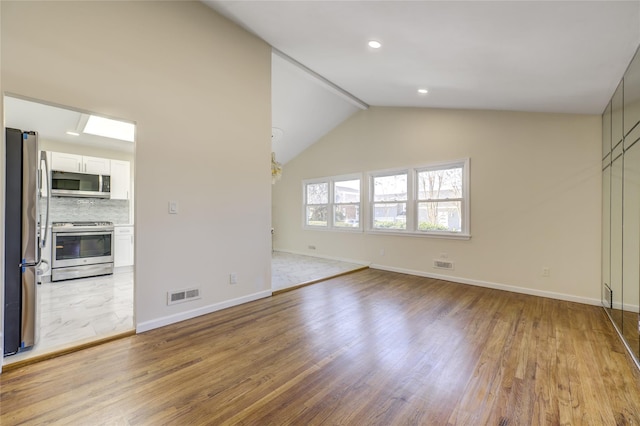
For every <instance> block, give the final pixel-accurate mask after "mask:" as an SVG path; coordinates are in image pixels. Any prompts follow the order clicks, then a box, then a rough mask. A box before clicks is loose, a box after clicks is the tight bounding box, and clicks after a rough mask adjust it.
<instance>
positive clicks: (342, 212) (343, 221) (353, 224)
mask: <svg viewBox="0 0 640 426" xmlns="http://www.w3.org/2000/svg"><path fill="white" fill-rule="evenodd" d="M333 224H334V226H340V227H345V228H357V227H359V226H360V206H359V205H357V204H351V205H347V206H336V208H335V211H334V216H333Z"/></svg>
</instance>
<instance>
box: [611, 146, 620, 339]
mask: <svg viewBox="0 0 640 426" xmlns="http://www.w3.org/2000/svg"><path fill="white" fill-rule="evenodd" d="M622 158H623V157H622V155H620V156H619V157H618V158H616V159H615V160H614V161H613V163H612V164H611V293H612V294H611V298H612V304H613V308H612V309H611V318H612V319H613V322H614V323H615V324H616V326H617V327H618V329H619V330H622V173H623V168H622V162H623V161H622Z"/></svg>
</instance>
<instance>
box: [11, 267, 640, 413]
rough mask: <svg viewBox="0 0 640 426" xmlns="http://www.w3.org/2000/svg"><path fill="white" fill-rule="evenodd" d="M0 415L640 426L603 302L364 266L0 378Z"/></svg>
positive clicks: (639, 404)
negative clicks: (557, 297) (576, 300)
mask: <svg viewBox="0 0 640 426" xmlns="http://www.w3.org/2000/svg"><path fill="white" fill-rule="evenodd" d="M0 412H1V414H0V423H1V424H3V425H4V424H11V425H14V424H22V423H25V424H42V423H58V424H74V425H77V424H82V425H94V424H124V425H159V424H175V425H186V424H189V425H199V424H216V425H217V424H247V425H267V424H299V425H307V424H358V425H360V424H367V425H369V424H380V425H392V424H393V425H395V424H410V425H447V424H460V425H485V424H489V425H529V424H534V425H536V424H572V425H579V424H585V425H605V424H611V425H615V424H619V425H622V424H639V423H640V374H638V372H637V371H636V369H635V367H634V366H633V364H632V362H631V360H630V359H629V358H628V355H627V354H626V352H625V350H624V348H623V346H622V344H621V342H620V340H619V338H618V336H617V335H616V334H615V331H614V329H613V326H612V325H611V324H610V323H609V322H608V319H606V317H605V314H604V312H603V310H602V309H601V308H598V307H595V306H587V305H580V304H576V303H570V302H562V301H557V300H552V299H545V298H539V297H534V296H526V295H522V294H515V293H509V292H503V291H498V290H491V289H485V288H479V287H473V286H466V285H460V284H453V283H448V282H444V281H438V280H433V279H427V278H420V277H414V276H409V275H402V274H397V273H391V272H384V271H377V270H371V269H369V270H365V271H360V272H356V273H353V274H350V275H346V276H342V277H339V278H335V279H332V280H329V281H325V282H322V283H319V284H315V285H312V286H308V287H304V288H301V289H298V290H295V291H291V292H287V293H282V294H280V295H277V296H274V297H271V298H267V299H262V300H259V301H256V302H252V303H248V304H245V305H242V306H238V307H235V308H230V309H227V310H224V311H220V312H216V313H213V314H210V315H207V316H203V317H199V318H196V319H193V320H189V321H185V322H182V323H179V324H174V325H171V326H168V327H164V328H162V329H157V330H153V331H150V332H147V333H144V334H140V335H136V336H132V337H129V338H125V339H121V340H118V341H114V342H110V343H107V344H104V345H102V346H99V347H94V348H90V349H87V350H84V351H82V352H77V353H73V354H69V355H65V356H63V357H60V358H56V359H52V360H48V361H44V362H41V363H38V364H34V365H30V366H27V367H23V368H20V369H15V370H13V371H8V372H5V373H3V374H2V375H0Z"/></svg>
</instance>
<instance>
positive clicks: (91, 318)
mask: <svg viewBox="0 0 640 426" xmlns="http://www.w3.org/2000/svg"><path fill="white" fill-rule="evenodd" d="M37 298H38V311H37V315H38V317H37V320H36V321H37V324H38V336H39V337H38V343H37V344H36V345H35V346H34V348H33V349H31V350H29V351H25V352H23V353H18V354H16V355H12V356H9V357H6V358H4V364H5V365H7V364H11V363H13V362H17V361H21V360H24V359H28V358H32V357H35V356H38V355H42V354H45V353H48V352H53V351H56V350H60V349H64V348H68V347H70V346H74V345H79V344H83V343H86V342H90V341H91V340H97V339H102V338H105V337H108V336H110V335H114V334H119V333H122V332H125V331H129V330H132V329H133V328H134V325H133V272H117V273H114V274H113V275H105V276H102V277H92V278H82V279H77V280H68V281H59V282H48V283H43V284H42V285H40V286H39V287H38V290H37Z"/></svg>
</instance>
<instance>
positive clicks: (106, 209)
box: [40, 197, 130, 224]
mask: <svg viewBox="0 0 640 426" xmlns="http://www.w3.org/2000/svg"><path fill="white" fill-rule="evenodd" d="M46 203H47V201H46V199H42V200H41V201H40V206H41V209H40V211H41V212H42V213H43V214H44V213H45V212H46V208H47V204H46ZM50 208H51V211H50V212H49V216H50V221H51V222H80V221H96V222H113V223H114V224H127V223H129V222H130V221H129V200H106V199H102V198H75V197H51V205H50Z"/></svg>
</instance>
